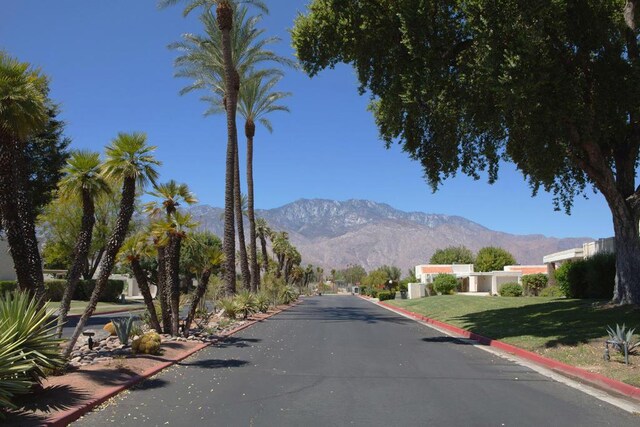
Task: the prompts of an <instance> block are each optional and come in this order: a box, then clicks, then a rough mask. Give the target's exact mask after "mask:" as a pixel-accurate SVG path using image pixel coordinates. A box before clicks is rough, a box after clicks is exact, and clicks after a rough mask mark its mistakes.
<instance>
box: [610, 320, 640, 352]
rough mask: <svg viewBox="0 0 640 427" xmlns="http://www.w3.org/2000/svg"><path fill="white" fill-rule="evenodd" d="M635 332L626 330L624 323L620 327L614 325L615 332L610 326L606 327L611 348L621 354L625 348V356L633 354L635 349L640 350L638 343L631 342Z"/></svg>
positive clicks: (639, 342) (639, 343)
mask: <svg viewBox="0 0 640 427" xmlns="http://www.w3.org/2000/svg"><path fill="white" fill-rule="evenodd" d="M635 331H636V330H635V329H629V330H627V326H626V325H625V324H624V323H623V324H622V326H620V325H618V324H617V323H616V329H615V330H614V329H613V328H612V327H611V326H607V333H608V334H609V339H610V341H611V342H612V344H613V347H614V348H615V349H616V350H618V351H619V352H621V353H624V352H625V347H626V349H627V350H626V352H627V354H635V353H636V351H637V349H638V348H640V341H635V342H634V341H633V334H634V332H635Z"/></svg>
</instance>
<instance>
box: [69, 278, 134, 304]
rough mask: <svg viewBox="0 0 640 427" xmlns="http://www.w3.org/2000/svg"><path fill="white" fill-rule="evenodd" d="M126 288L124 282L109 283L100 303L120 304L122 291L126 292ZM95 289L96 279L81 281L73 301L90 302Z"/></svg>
mask: <svg viewBox="0 0 640 427" xmlns="http://www.w3.org/2000/svg"><path fill="white" fill-rule="evenodd" d="M124 286H125V281H124V280H109V281H107V286H106V287H105V289H104V291H103V292H102V295H101V296H100V299H99V300H98V301H100V302H118V301H119V300H120V295H122V291H123V290H124ZM95 287H96V281H95V280H94V279H91V280H80V282H78V286H77V287H76V291H75V293H74V294H73V299H74V300H79V301H89V299H90V298H91V293H92V292H93V288H95Z"/></svg>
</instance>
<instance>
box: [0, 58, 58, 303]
mask: <svg viewBox="0 0 640 427" xmlns="http://www.w3.org/2000/svg"><path fill="white" fill-rule="evenodd" d="M46 91H47V80H46V77H45V76H43V75H41V74H40V72H39V71H38V70H34V69H32V68H31V67H30V65H29V64H28V63H24V62H19V61H18V60H16V59H14V58H11V57H9V56H8V55H6V54H4V53H3V52H0V215H1V217H2V228H3V229H4V230H5V232H6V234H7V240H8V243H9V251H10V253H11V257H12V258H13V262H14V268H15V271H16V276H17V278H18V286H19V287H20V289H23V290H26V291H29V292H30V293H31V294H33V295H35V297H36V298H38V299H39V301H40V303H39V304H44V294H45V290H44V280H43V276H42V261H41V258H40V252H39V249H38V241H37V239H36V231H35V224H34V215H33V208H32V206H31V202H30V200H29V197H28V196H27V182H28V171H27V170H26V167H25V164H26V162H25V158H24V147H25V143H26V141H27V138H29V137H30V136H31V135H34V134H36V133H37V132H39V131H40V130H41V129H43V128H44V126H45V124H46V122H47V120H48V115H47V106H46V95H45V94H46Z"/></svg>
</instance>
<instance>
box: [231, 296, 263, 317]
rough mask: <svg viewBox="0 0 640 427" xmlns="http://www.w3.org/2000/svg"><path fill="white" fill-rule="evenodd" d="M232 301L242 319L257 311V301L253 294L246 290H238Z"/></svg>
mask: <svg viewBox="0 0 640 427" xmlns="http://www.w3.org/2000/svg"><path fill="white" fill-rule="evenodd" d="M233 302H234V303H235V306H236V311H237V313H239V314H241V315H242V318H243V319H246V318H247V317H249V316H250V315H252V314H253V313H256V312H258V301H257V300H256V297H255V295H253V294H252V293H251V292H249V291H247V290H243V291H240V292H239V293H238V295H236V296H235V298H234V299H233Z"/></svg>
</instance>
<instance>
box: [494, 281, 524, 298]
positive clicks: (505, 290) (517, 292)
mask: <svg viewBox="0 0 640 427" xmlns="http://www.w3.org/2000/svg"><path fill="white" fill-rule="evenodd" d="M498 293H499V294H500V296H501V297H521V296H522V286H520V285H519V284H518V283H517V282H508V283H505V284H504V285H502V287H501V288H500V291H498Z"/></svg>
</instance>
